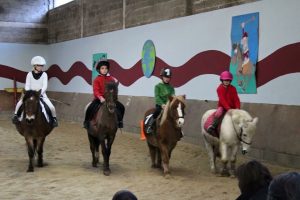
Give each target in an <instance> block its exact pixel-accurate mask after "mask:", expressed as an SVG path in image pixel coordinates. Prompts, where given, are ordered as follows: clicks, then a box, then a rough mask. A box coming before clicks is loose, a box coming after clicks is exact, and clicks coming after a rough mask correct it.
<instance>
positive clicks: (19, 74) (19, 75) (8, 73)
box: [0, 64, 28, 83]
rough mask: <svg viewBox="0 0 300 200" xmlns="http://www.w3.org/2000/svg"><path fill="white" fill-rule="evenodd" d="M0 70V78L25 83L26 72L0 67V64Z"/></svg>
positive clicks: (4, 66)
mask: <svg viewBox="0 0 300 200" xmlns="http://www.w3.org/2000/svg"><path fill="white" fill-rule="evenodd" d="M0 68H1V70H0V77H2V78H7V79H11V80H14V79H15V80H16V81H17V82H20V83H25V80H26V75H27V73H28V72H24V71H21V70H18V69H15V68H13V67H9V66H6V65H1V64H0Z"/></svg>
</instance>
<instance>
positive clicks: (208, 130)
mask: <svg viewBox="0 0 300 200" xmlns="http://www.w3.org/2000/svg"><path fill="white" fill-rule="evenodd" d="M206 131H207V132H208V133H210V134H213V133H214V132H215V131H216V128H215V127H214V126H209V127H208V128H207V130H206Z"/></svg>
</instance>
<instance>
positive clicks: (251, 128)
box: [201, 109, 258, 177]
mask: <svg viewBox="0 0 300 200" xmlns="http://www.w3.org/2000/svg"><path fill="white" fill-rule="evenodd" d="M215 111H216V110H215V109H212V110H208V111H206V112H205V113H204V115H203V117H202V121H201V130H202V135H203V137H204V143H205V146H206V149H207V152H208V155H209V159H210V168H211V171H212V172H213V173H217V169H216V157H221V161H222V164H223V166H222V169H221V175H222V176H232V177H234V174H235V163H236V155H237V151H238V148H239V147H240V146H241V147H242V148H241V150H242V154H246V153H247V152H248V150H249V147H250V145H251V143H252V138H253V136H254V134H255V132H256V125H257V122H258V118H257V117H255V118H252V117H251V116H250V114H249V113H248V112H246V111H244V110H239V109H231V110H228V111H227V112H226V114H225V116H224V118H223V120H222V123H221V127H220V137H219V138H217V137H214V136H212V135H210V134H209V133H207V131H206V130H205V129H204V124H205V122H206V120H207V118H208V117H209V116H210V115H211V114H212V113H214V112H215ZM228 161H229V162H230V169H229V170H228V167H227V163H228Z"/></svg>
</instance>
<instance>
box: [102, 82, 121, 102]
mask: <svg viewBox="0 0 300 200" xmlns="http://www.w3.org/2000/svg"><path fill="white" fill-rule="evenodd" d="M111 91H112V92H113V97H114V100H117V98H118V83H115V82H107V83H106V84H105V92H104V93H105V94H104V96H106V95H108V94H110V92H111Z"/></svg>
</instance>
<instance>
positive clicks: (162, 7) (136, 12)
mask: <svg viewBox="0 0 300 200" xmlns="http://www.w3.org/2000/svg"><path fill="white" fill-rule="evenodd" d="M255 1H257V0H202V1H199V0H113V1H111V0H101V1H100V0H75V1H72V2H70V3H68V4H65V5H63V6H61V7H58V8H55V9H53V10H50V11H49V37H48V42H49V43H57V42H62V41H67V40H73V39H77V38H82V37H87V36H92V35H97V34H101V33H106V32H111V31H115V30H122V29H125V28H130V27H136V26H140V25H145V24H150V23H154V22H159V21H164V20H169V19H175V18H178V17H184V16H188V15H193V14H197V13H202V12H207V11H212V10H217V9H221V8H225V7H231V6H235V5H240V4H244V3H249V2H255Z"/></svg>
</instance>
